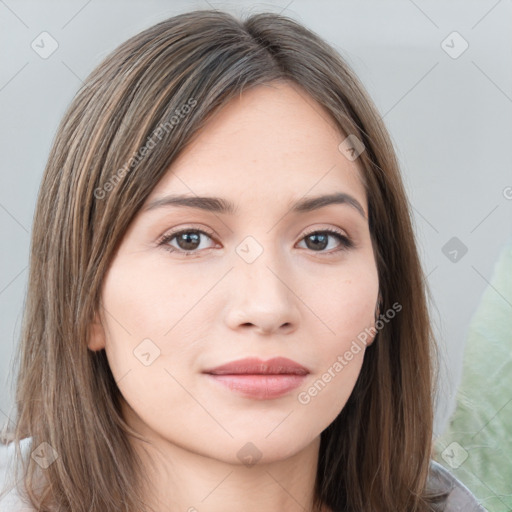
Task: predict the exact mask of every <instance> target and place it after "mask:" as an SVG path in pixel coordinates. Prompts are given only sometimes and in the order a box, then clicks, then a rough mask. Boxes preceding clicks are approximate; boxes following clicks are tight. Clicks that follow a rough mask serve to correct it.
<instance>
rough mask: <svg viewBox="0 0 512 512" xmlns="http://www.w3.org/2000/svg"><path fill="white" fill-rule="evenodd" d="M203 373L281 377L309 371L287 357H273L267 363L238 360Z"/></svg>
mask: <svg viewBox="0 0 512 512" xmlns="http://www.w3.org/2000/svg"><path fill="white" fill-rule="evenodd" d="M203 373H209V374H212V375H236V374H252V375H254V374H260V375H279V374H288V375H289V374H293V375H306V374H308V373H309V370H308V369H307V368H305V367H304V366H302V365H300V364H299V363H296V362H295V361H292V360H291V359H288V358H286V357H273V358H272V359H268V360H267V361H263V360H262V359H258V358H255V357H248V358H245V359H238V360H237V361H231V362H229V363H226V364H223V365H220V366H217V367H215V368H211V369H209V370H205V371H204V372H203Z"/></svg>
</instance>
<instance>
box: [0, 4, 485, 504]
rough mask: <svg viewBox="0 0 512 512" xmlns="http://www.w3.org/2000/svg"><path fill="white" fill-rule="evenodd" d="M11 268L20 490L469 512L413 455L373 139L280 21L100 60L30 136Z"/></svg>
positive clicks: (403, 311)
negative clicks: (37, 137) (33, 146)
mask: <svg viewBox="0 0 512 512" xmlns="http://www.w3.org/2000/svg"><path fill="white" fill-rule="evenodd" d="M29 283H30V284H29V293H28V299H27V304H26V312H25V317H24V328H23V334H22V340H21V349H20V366H19V380H18V386H17V395H16V401H17V404H18V411H17V412H18V416H17V421H16V428H15V431H14V433H13V438H14V439H15V441H16V442H20V441H21V443H22V444H21V447H18V446H17V444H11V445H9V447H8V448H5V449H4V451H5V455H4V458H7V457H8V455H9V454H12V453H13V447H14V446H16V449H17V452H18V457H19V458H20V460H22V461H24V462H26V467H21V466H22V465H19V469H20V471H19V473H18V474H17V475H16V480H17V481H18V482H19V485H18V490H17V491H16V493H19V494H20V495H21V494H23V492H24V490H25V489H26V490H27V494H28V498H30V503H31V506H32V507H34V508H35V509H37V510H41V511H43V510H44V511H50V510H59V511H73V512H75V511H89V512H92V511H98V512H99V511H101V512H104V511H114V510H115V511H118V510H123V511H131V512H133V511H139V510H144V511H145V510H151V511H163V510H166V511H167V510H188V511H195V510H197V511H219V510H222V511H229V510H235V509H236V510H244V511H253V510H267V511H277V510H286V511H296V510H297V511H298V510H301V511H303V510H307V511H310V510H315V511H322V512H326V511H338V510H347V511H356V510H357V511H397V510H400V511H406V510H407V511H418V512H419V511H427V510H443V509H444V510H455V508H454V506H455V505H454V503H453V499H454V497H455V498H456V497H457V496H460V495H461V493H465V496H466V501H465V502H464V505H465V506H466V505H467V506H474V507H475V510H477V508H476V507H477V506H478V505H477V502H476V500H475V499H474V497H473V496H472V495H471V494H470V493H469V491H467V489H465V488H464V487H463V486H462V484H460V483H459V482H457V481H456V480H455V479H454V478H453V477H451V476H450V475H449V474H448V473H446V472H443V471H444V470H442V469H441V468H440V467H439V465H436V464H435V463H432V462H431V461H430V453H431V441H432V419H433V418H432V416H433V404H432V398H431V397H432V391H433V382H434V379H435V372H434V369H435V365H434V362H435V346H434V343H433V339H432V334H431V331H430V326H429V319H428V310H427V305H426V298H425V289H424V286H425V285H424V281H423V274H422V271H421V267H420V263H419V259H418V255H417V251H416V247H415V241H414V234H413V230H412V227H411V221H410V217H409V208H408V204H407V199H406V196H405V193H404V189H403V186H402V183H401V178H400V173H399V169H398V165H397V161H396V158H395V155H394V152H393V148H392V145H391V142H390V139H389V136H388V135H387V133H386V130H385V128H384V126H383V124H382V122H381V121H380V118H379V116H378V113H377V111H376V109H375V107H374V106H373V104H372V102H371V100H370V99H369V98H368V96H367V94H366V93H365V91H364V89H363V87H362V85H361V84H360V82H359V81H358V80H357V78H356V77H355V75H354V74H353V72H352V71H351V70H350V69H349V67H348V66H347V64H346V63H345V62H344V61H343V60H342V59H341V57H340V56H339V55H337V54H336V53H335V51H334V50H333V49H332V48H331V47H329V46H328V45H327V44H326V43H325V42H323V41H322V40H321V39H320V38H319V37H318V36H316V35H315V34H313V33H311V32H310V31H308V30H306V29H305V28H304V27H302V26H300V25H299V24H297V23H296V22H294V21H292V20H290V19H287V18H286V17H282V16H278V15H275V14H259V15H254V16H252V17H250V18H249V19H247V20H246V21H239V20H237V19H235V18H234V17H232V16H231V15H229V14H227V13H222V12H219V11H195V12H191V13H187V14H183V15H180V16H176V17H174V18H170V19H168V20H166V21H164V22H161V23H159V24H157V25H155V26H153V27H151V28H149V29H147V30H145V31H143V32H142V33H140V34H138V35H136V36H135V37H133V38H131V39H130V40H128V41H127V42H125V43H124V44H122V45H121V46H120V47H119V48H118V49H116V50H115V51H114V52H113V53H112V54H111V55H110V56H108V57H107V58H106V59H105V61H104V62H103V63H102V64H101V65H100V66H99V67H98V68H97V69H96V70H95V71H93V73H92V74H91V76H90V77H89V78H88V79H87V80H86V82H85V84H84V86H83V87H82V89H81V90H80V91H79V92H78V94H77V96H76V98H75V99H74V101H73V102H72V104H71V106H70V107H69V110H68V112H67V113H66V115H65V116H64V119H63V121H62V124H61V126H60V128H59V131H58V134H57V137H56V140H55V142H54V146H53V148H52V150H51V154H50V157H49V160H48V164H47V167H46V171H45V175H44V178H43V182H42V185H41V190H40V194H39V198H38V204H37V211H36V216H35V223H34V228H33V238H32V253H31V271H30V279H29ZM9 450H10V451H9ZM23 450H24V451H23ZM8 451H9V454H8ZM8 473H9V474H14V473H15V472H14V470H12V471H10V470H9V471H8ZM450 488H453V489H452V490H451V492H450ZM12 499H13V500H17V499H18V498H17V497H16V495H13V496H12ZM450 500H452V501H450ZM0 503H1V502H0ZM450 503H451V504H450ZM461 503H462V501H460V500H459V502H458V504H459V505H460V504H461ZM467 510H470V508H467Z"/></svg>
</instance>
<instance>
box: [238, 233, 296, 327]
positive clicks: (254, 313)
mask: <svg viewBox="0 0 512 512" xmlns="http://www.w3.org/2000/svg"><path fill="white" fill-rule="evenodd" d="M262 238H264V240H263V239H262ZM260 240H261V241H260ZM271 240H272V236H271V235H268V236H265V237H261V236H260V237H259V239H256V237H255V236H252V235H248V236H247V237H245V238H244V239H243V240H242V241H241V242H240V243H239V244H238V246H237V247H236V248H235V252H236V255H235V261H234V269H233V274H232V275H233V279H234V280H235V288H234V293H233V294H232V295H231V297H230V300H229V302H230V310H229V312H228V322H230V324H231V327H235V326H236V325H240V324H253V325H254V326H256V327H258V328H259V329H261V330H264V331H273V330H275V329H278V328H279V327H281V326H287V327H288V328H290V327H291V326H292V325H296V323H297V320H298V310H297V304H296V297H295V295H294V293H293V292H292V291H291V289H290V286H289V285H288V284H287V281H288V280H289V279H291V278H290V272H289V271H288V269H289V267H288V266H287V261H286V255H285V254H280V252H279V251H280V249H279V244H275V241H274V242H271Z"/></svg>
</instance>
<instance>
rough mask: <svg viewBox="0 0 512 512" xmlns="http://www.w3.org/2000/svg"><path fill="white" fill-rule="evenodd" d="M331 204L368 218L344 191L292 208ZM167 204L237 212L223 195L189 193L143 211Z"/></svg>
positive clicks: (156, 202) (304, 209)
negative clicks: (190, 194)
mask: <svg viewBox="0 0 512 512" xmlns="http://www.w3.org/2000/svg"><path fill="white" fill-rule="evenodd" d="M331 204H346V205H348V206H351V207H352V208H354V209H355V210H357V211H358V212H359V214H360V215H361V216H362V217H363V218H364V219H366V214H365V212H364V208H363V207H362V206H361V203H359V201H358V200H357V199H356V198H355V197H353V196H351V195H349V194H346V193H344V192H337V193H334V194H328V195H322V196H317V197H310V198H306V199H300V200H299V201H297V202H295V203H293V204H292V205H291V206H290V209H291V211H292V212H294V213H305V212H311V211H313V210H318V209H320V208H324V207H325V206H329V205H331ZM167 206H181V207H188V208H197V209H200V210H205V211H208V212H213V213H224V214H228V215H234V214H235V213H236V212H237V207H236V206H235V204H234V203H232V202H231V201H228V200H227V199H224V198H221V197H199V196H188V195H168V196H164V197H161V198H157V199H155V200H153V201H152V202H150V203H149V204H148V205H147V206H146V207H144V210H143V211H145V212H146V211H151V210H155V209H157V208H162V207H167Z"/></svg>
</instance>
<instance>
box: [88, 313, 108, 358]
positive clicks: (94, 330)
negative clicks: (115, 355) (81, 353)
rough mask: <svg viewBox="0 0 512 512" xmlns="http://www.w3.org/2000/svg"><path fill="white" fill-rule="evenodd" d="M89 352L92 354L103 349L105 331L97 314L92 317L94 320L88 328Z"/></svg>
mask: <svg viewBox="0 0 512 512" xmlns="http://www.w3.org/2000/svg"><path fill="white" fill-rule="evenodd" d="M87 346H88V347H89V350H92V351H93V352H95V351H97V350H101V349H103V348H105V329H104V328H103V325H102V323H101V320H100V316H99V314H98V313H96V314H95V315H94V320H93V321H92V323H91V325H90V327H89V341H88V343H87Z"/></svg>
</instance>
